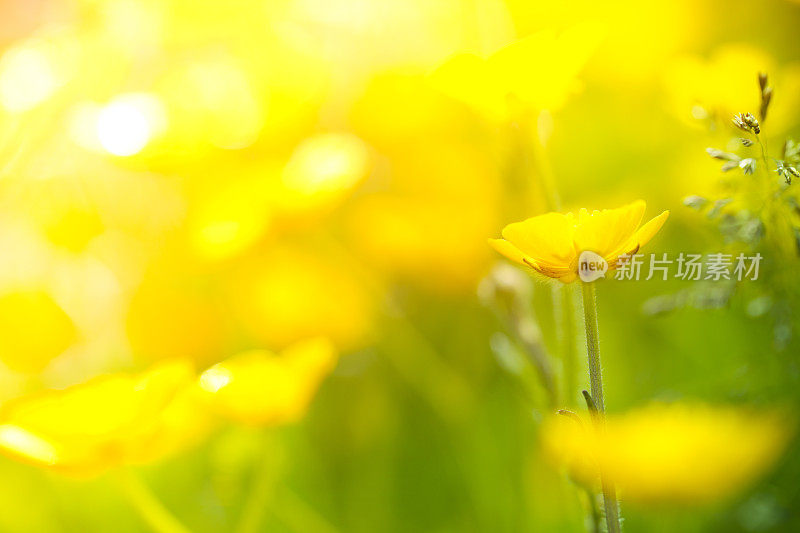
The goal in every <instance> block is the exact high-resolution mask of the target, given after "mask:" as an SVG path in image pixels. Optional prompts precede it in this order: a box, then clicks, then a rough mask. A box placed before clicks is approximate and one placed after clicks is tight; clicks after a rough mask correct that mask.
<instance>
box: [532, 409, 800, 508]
mask: <svg viewBox="0 0 800 533" xmlns="http://www.w3.org/2000/svg"><path fill="white" fill-rule="evenodd" d="M788 434H789V431H788V430H787V425H786V424H785V422H784V421H783V420H781V419H780V417H778V416H775V415H774V414H773V415H769V414H764V413H760V414H759V413H753V412H749V411H746V410H741V409H735V408H723V407H709V406H703V405H687V404H674V405H653V406H649V407H646V408H642V409H638V410H636V411H632V412H630V413H628V414H625V415H618V416H613V415H612V416H611V417H609V419H608V421H607V426H606V431H605V432H602V431H599V430H594V429H592V428H591V427H590V426H589V425H588V424H587V425H583V426H582V425H581V424H580V423H578V422H576V421H575V420H573V419H568V418H566V417H558V418H556V419H552V420H550V421H548V422H547V423H546V424H545V426H544V427H543V428H542V439H543V447H544V451H545V452H546V454H547V455H548V456H549V457H550V458H551V459H553V460H554V461H555V462H557V463H558V464H564V465H566V466H567V467H568V468H569V470H570V472H571V474H572V475H573V476H574V477H575V478H576V479H578V480H579V481H581V482H583V483H585V484H592V483H595V480H596V479H597V477H598V472H599V471H600V469H602V470H603V472H604V473H605V474H606V475H607V476H608V477H609V478H611V479H612V480H613V481H614V483H616V484H617V485H618V486H619V487H620V489H621V494H622V497H623V498H624V499H625V500H628V501H638V502H644V503H657V502H675V503H702V502H710V501H715V500H719V499H722V498H724V497H726V496H728V495H730V494H732V493H734V492H736V491H738V490H740V489H742V488H744V487H745V486H747V485H748V484H749V483H751V482H752V481H754V480H755V478H756V477H757V476H759V475H760V474H762V473H763V472H764V471H765V470H767V469H768V468H769V467H770V465H771V464H772V463H773V462H774V460H775V459H777V458H778V456H779V454H780V453H781V452H782V450H783V448H784V445H785V444H786V442H787V438H788V436H789V435H788Z"/></svg>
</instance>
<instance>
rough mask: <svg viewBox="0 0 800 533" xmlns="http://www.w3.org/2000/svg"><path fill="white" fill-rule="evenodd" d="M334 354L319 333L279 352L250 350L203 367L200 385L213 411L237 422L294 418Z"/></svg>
mask: <svg viewBox="0 0 800 533" xmlns="http://www.w3.org/2000/svg"><path fill="white" fill-rule="evenodd" d="M336 360H337V353H336V350H335V348H334V347H333V344H331V343H330V341H328V340H326V339H322V338H318V339H312V340H308V341H303V342H299V343H296V344H293V345H292V346H290V347H289V348H286V349H285V350H284V351H283V352H282V353H281V354H280V355H276V354H274V353H272V352H269V351H267V350H251V351H248V352H244V353H241V354H239V355H236V356H234V357H231V358H230V359H227V360H225V361H223V362H221V363H219V364H216V365H214V366H212V367H211V368H209V369H208V370H206V371H205V372H203V374H202V375H201V376H200V381H199V382H200V388H201V389H203V390H204V391H205V392H206V393H207V394H208V400H209V402H210V404H211V405H212V407H213V409H214V410H215V411H217V412H218V413H220V414H221V415H223V416H225V417H228V418H231V419H232V420H235V421H237V422H241V423H244V424H251V425H263V424H281V423H287V422H294V421H296V420H298V419H299V418H300V417H302V416H303V414H304V413H305V411H306V409H307V408H308V405H309V403H310V402H311V399H312V398H313V396H314V393H315V392H316V390H317V388H318V387H319V384H320V382H321V381H322V380H323V379H324V378H325V376H327V375H328V373H330V371H331V370H332V369H333V368H334V367H335V366H336Z"/></svg>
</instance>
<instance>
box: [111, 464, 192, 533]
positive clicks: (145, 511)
mask: <svg viewBox="0 0 800 533" xmlns="http://www.w3.org/2000/svg"><path fill="white" fill-rule="evenodd" d="M116 481H117V485H118V486H119V488H120V490H121V491H122V493H123V494H124V495H125V496H126V497H127V499H128V502H130V504H131V505H132V506H133V507H134V508H135V509H136V510H137V511H138V512H139V515H140V516H141V517H142V519H143V520H144V521H145V522H147V524H148V525H149V526H150V527H151V528H152V530H153V531H155V532H156V533H190V532H189V529H187V528H186V526H184V525H183V524H181V523H180V521H178V519H177V518H175V516H174V515H173V514H172V513H170V512H169V510H167V508H166V507H164V504H162V503H161V502H160V501H159V500H158V498H157V497H156V496H155V494H153V491H151V490H150V488H149V487H148V486H147V485H145V484H144V483H143V482H142V480H141V479H139V477H138V476H137V475H136V474H135V473H134V472H132V471H130V470H122V471H120V472H118V475H117V476H116Z"/></svg>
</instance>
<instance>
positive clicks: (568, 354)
mask: <svg viewBox="0 0 800 533" xmlns="http://www.w3.org/2000/svg"><path fill="white" fill-rule="evenodd" d="M560 291H561V298H560V303H561V320H560V323H559V330H560V334H561V335H560V336H561V348H562V354H561V355H562V357H563V364H564V401H565V402H566V404H567V406H573V405H575V399H576V396H575V392H576V391H577V390H578V350H577V344H576V342H575V335H576V331H575V307H574V302H573V300H572V297H573V292H572V285H571V284H569V283H565V284H563V286H562V287H560Z"/></svg>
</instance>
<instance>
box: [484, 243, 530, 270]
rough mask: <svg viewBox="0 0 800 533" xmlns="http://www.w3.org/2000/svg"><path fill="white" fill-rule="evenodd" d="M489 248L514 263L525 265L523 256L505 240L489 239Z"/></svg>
mask: <svg viewBox="0 0 800 533" xmlns="http://www.w3.org/2000/svg"><path fill="white" fill-rule="evenodd" d="M489 246H491V247H492V248H494V249H495V250H497V251H498V252H500V253H501V254H503V255H504V256H506V257H507V258H509V259H511V260H512V261H514V262H515V263H519V264H521V265H524V264H526V263H525V254H523V253H522V252H520V251H519V248H517V247H516V246H514V245H513V244H511V243H510V242H508V241H507V240H505V239H489Z"/></svg>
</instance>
